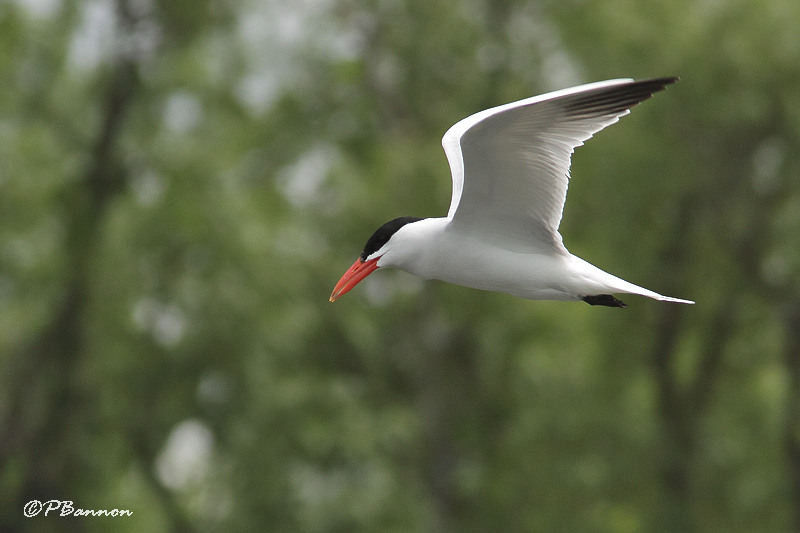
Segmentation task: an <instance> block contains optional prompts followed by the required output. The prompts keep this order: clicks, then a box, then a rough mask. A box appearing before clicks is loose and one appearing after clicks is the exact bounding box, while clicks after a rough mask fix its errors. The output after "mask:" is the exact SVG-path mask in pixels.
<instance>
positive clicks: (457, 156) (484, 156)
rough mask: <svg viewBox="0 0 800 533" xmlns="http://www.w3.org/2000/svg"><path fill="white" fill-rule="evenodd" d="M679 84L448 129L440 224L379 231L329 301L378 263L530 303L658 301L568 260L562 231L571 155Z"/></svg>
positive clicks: (614, 90) (635, 88)
mask: <svg viewBox="0 0 800 533" xmlns="http://www.w3.org/2000/svg"><path fill="white" fill-rule="evenodd" d="M675 81H677V78H660V79H654V80H645V81H638V82H637V81H633V80H630V79H618V80H609V81H603V82H598V83H591V84H587V85H580V86H578V87H572V88H569V89H564V90H561V91H556V92H552V93H548V94H544V95H540V96H534V97H532V98H526V99H524V100H520V101H518V102H513V103H510V104H506V105H501V106H498V107H493V108H491V109H487V110H484V111H481V112H479V113H475V114H474V115H471V116H469V117H467V118H465V119H463V120H461V121H459V122H457V123H456V124H455V125H453V126H452V127H451V128H450V129H449V130H447V132H446V133H445V135H444V138H443V139H442V146H443V147H444V150H445V154H446V155H447V160H448V162H449V164H450V169H451V172H452V177H453V192H452V199H451V203H450V209H449V211H448V214H447V217H446V218H427V219H415V218H410V217H406V218H403V219H395V220H393V221H390V222H388V223H386V224H385V225H384V226H381V228H379V229H378V230H377V231H376V232H375V233H374V234H373V236H372V237H370V240H368V241H367V244H366V246H365V248H364V251H363V252H362V254H361V257H359V259H358V260H357V261H356V262H355V263H354V264H353V266H352V267H351V268H350V269H349V270H348V271H347V273H345V275H344V276H343V277H342V279H341V280H340V281H339V284H337V286H336V288H335V289H334V291H333V294H331V301H333V300H335V299H337V298H338V297H340V296H341V295H342V294H344V293H345V292H347V291H349V290H350V289H351V288H352V287H354V286H355V285H356V284H357V283H358V282H359V281H360V280H361V279H363V278H364V277H366V276H367V275H368V274H369V273H371V272H372V271H374V270H375V269H376V268H378V267H394V268H400V269H402V270H406V271H408V272H411V273H412V274H416V275H417V276H420V277H423V278H426V279H439V280H442V281H447V282H450V283H455V284H458V285H464V286H467V287H472V288H476V289H483V290H489V291H498V292H505V293H509V294H513V295H516V296H520V297H522V298H528V299H546V300H581V299H582V300H585V301H587V302H588V303H591V304H600V305H608V306H615V307H622V306H624V304H623V303H622V302H621V301H619V300H617V299H616V298H614V297H612V296H611V294H612V293H631V294H639V295H642V296H647V297H649V298H654V299H656V300H663V301H670V302H678V303H694V302H691V301H689V300H682V299H678V298H671V297H668V296H662V295H660V294H658V293H655V292H653V291H650V290H648V289H645V288H643V287H639V286H637V285H634V284H632V283H629V282H627V281H624V280H622V279H620V278H617V277H616V276H613V275H611V274H608V273H607V272H604V271H602V270H600V269H599V268H597V267H595V266H593V265H591V264H589V263H587V262H586V261H584V260H582V259H580V258H578V257H576V256H574V255H572V254H570V253H569V252H568V251H567V249H566V248H565V246H564V244H563V242H562V238H561V235H560V234H559V232H558V226H559V223H560V221H561V215H562V212H563V208H564V202H565V200H566V195H567V186H568V183H569V167H570V158H571V155H572V152H573V151H574V149H575V148H576V147H578V146H580V145H581V144H583V142H584V141H586V140H587V139H589V138H590V137H591V136H592V135H594V134H595V133H597V132H598V131H600V130H602V129H603V128H605V127H606V126H609V125H611V124H613V123H615V122H617V121H618V120H619V118H620V117H622V116H624V115H626V114H628V113H629V112H630V108H631V107H632V106H634V105H636V104H638V103H640V102H642V101H643V100H646V99H647V98H649V97H650V96H652V94H653V93H654V92H656V91H660V90H662V89H664V88H665V87H666V86H667V85H668V84H671V83H673V82H675Z"/></svg>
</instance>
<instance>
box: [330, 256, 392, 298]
mask: <svg viewBox="0 0 800 533" xmlns="http://www.w3.org/2000/svg"><path fill="white" fill-rule="evenodd" d="M378 259H380V258H379V257H376V258H375V259H370V260H369V261H364V260H363V259H361V258H360V257H359V258H358V259H357V260H356V262H355V263H353V266H351V267H350V268H348V269H347V272H345V273H344V276H342V279H340V280H339V283H337V284H336V287H334V288H333V292H332V293H331V298H330V300H331V301H332V302H335V301H336V300H337V299H339V298H340V297H341V296H342V295H343V294H344V293H346V292H347V291H349V290H350V289H352V288H353V287H355V286H356V285H358V283H359V282H360V281H361V280H362V279H364V278H366V277H367V276H369V275H370V274H372V273H373V272H375V270H377V269H378Z"/></svg>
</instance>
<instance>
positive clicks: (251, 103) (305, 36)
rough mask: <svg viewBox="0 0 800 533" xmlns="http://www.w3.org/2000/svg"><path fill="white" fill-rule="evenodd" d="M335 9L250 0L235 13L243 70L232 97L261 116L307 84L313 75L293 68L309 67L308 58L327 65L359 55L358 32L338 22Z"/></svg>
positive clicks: (324, 0)
mask: <svg viewBox="0 0 800 533" xmlns="http://www.w3.org/2000/svg"><path fill="white" fill-rule="evenodd" d="M335 5H336V2H335V0H295V1H294V2H285V1H281V0H271V1H269V0H267V1H264V0H251V1H250V2H249V3H248V6H247V7H246V8H244V9H242V10H241V11H240V13H241V15H240V18H239V20H238V24H237V34H238V37H239V41H240V46H241V47H242V49H243V50H244V51H245V58H246V60H247V62H248V65H247V73H246V74H245V75H244V76H243V77H242V79H240V80H238V82H237V83H236V84H235V87H236V89H235V91H234V94H235V95H236V96H237V98H239V100H240V102H241V103H242V104H243V105H245V106H246V107H247V108H248V109H250V110H251V112H253V113H255V114H261V113H264V112H265V111H266V110H268V109H269V108H270V107H271V105H272V104H273V103H274V99H275V98H276V97H277V95H279V94H281V93H282V92H284V91H285V90H287V89H288V90H291V89H290V88H291V87H302V86H304V85H306V84H307V83H308V82H309V80H310V78H311V75H312V73H311V72H309V71H308V70H306V69H302V68H298V65H303V64H308V61H307V60H308V59H309V57H318V58H319V59H321V60H323V61H326V62H330V61H337V60H343V59H348V58H355V57H358V55H360V54H361V52H362V50H363V38H362V35H361V32H360V31H359V30H357V29H356V28H350V27H345V26H344V25H343V24H341V23H339V19H337V17H336V16H335V15H333V14H332V10H333V9H334V7H335ZM312 28H313V31H309V30H310V29H312Z"/></svg>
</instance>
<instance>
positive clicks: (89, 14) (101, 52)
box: [68, 1, 116, 72]
mask: <svg viewBox="0 0 800 533" xmlns="http://www.w3.org/2000/svg"><path fill="white" fill-rule="evenodd" d="M80 10H81V21H80V23H79V24H78V29H77V30H76V31H75V33H74V34H73V36H72V42H71V43H70V46H69V54H68V63H69V64H70V66H71V67H73V68H74V69H76V70H78V71H82V72H85V71H90V70H94V69H95V68H97V66H98V65H101V64H103V63H105V62H107V61H108V60H109V59H110V58H111V56H112V55H113V53H114V32H115V29H116V13H115V12H114V3H113V2H104V1H90V2H84V3H83V4H80Z"/></svg>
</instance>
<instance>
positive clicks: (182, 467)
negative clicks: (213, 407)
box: [155, 419, 214, 490]
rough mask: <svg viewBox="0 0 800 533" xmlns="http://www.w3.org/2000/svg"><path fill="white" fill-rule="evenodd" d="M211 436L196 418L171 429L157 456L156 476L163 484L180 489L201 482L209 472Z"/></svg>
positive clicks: (212, 444) (212, 441)
mask: <svg viewBox="0 0 800 533" xmlns="http://www.w3.org/2000/svg"><path fill="white" fill-rule="evenodd" d="M213 451H214V435H213V433H212V432H211V430H210V429H209V428H208V426H206V425H205V424H203V423H202V422H201V421H199V420H197V419H188V420H184V421H183V422H181V423H180V424H178V425H177V426H175V427H174V428H173V430H172V431H171V432H170V434H169V437H168V438H167V442H166V444H164V448H162V450H161V453H159V454H158V457H157V458H156V464H155V469H156V475H157V476H158V479H159V480H160V481H161V483H163V484H164V486H165V487H168V488H170V489H172V490H181V489H184V488H187V487H189V486H192V485H198V484H200V483H201V482H202V481H203V480H204V479H205V478H206V477H207V476H208V474H209V470H210V466H211V456H212V453H213Z"/></svg>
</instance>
